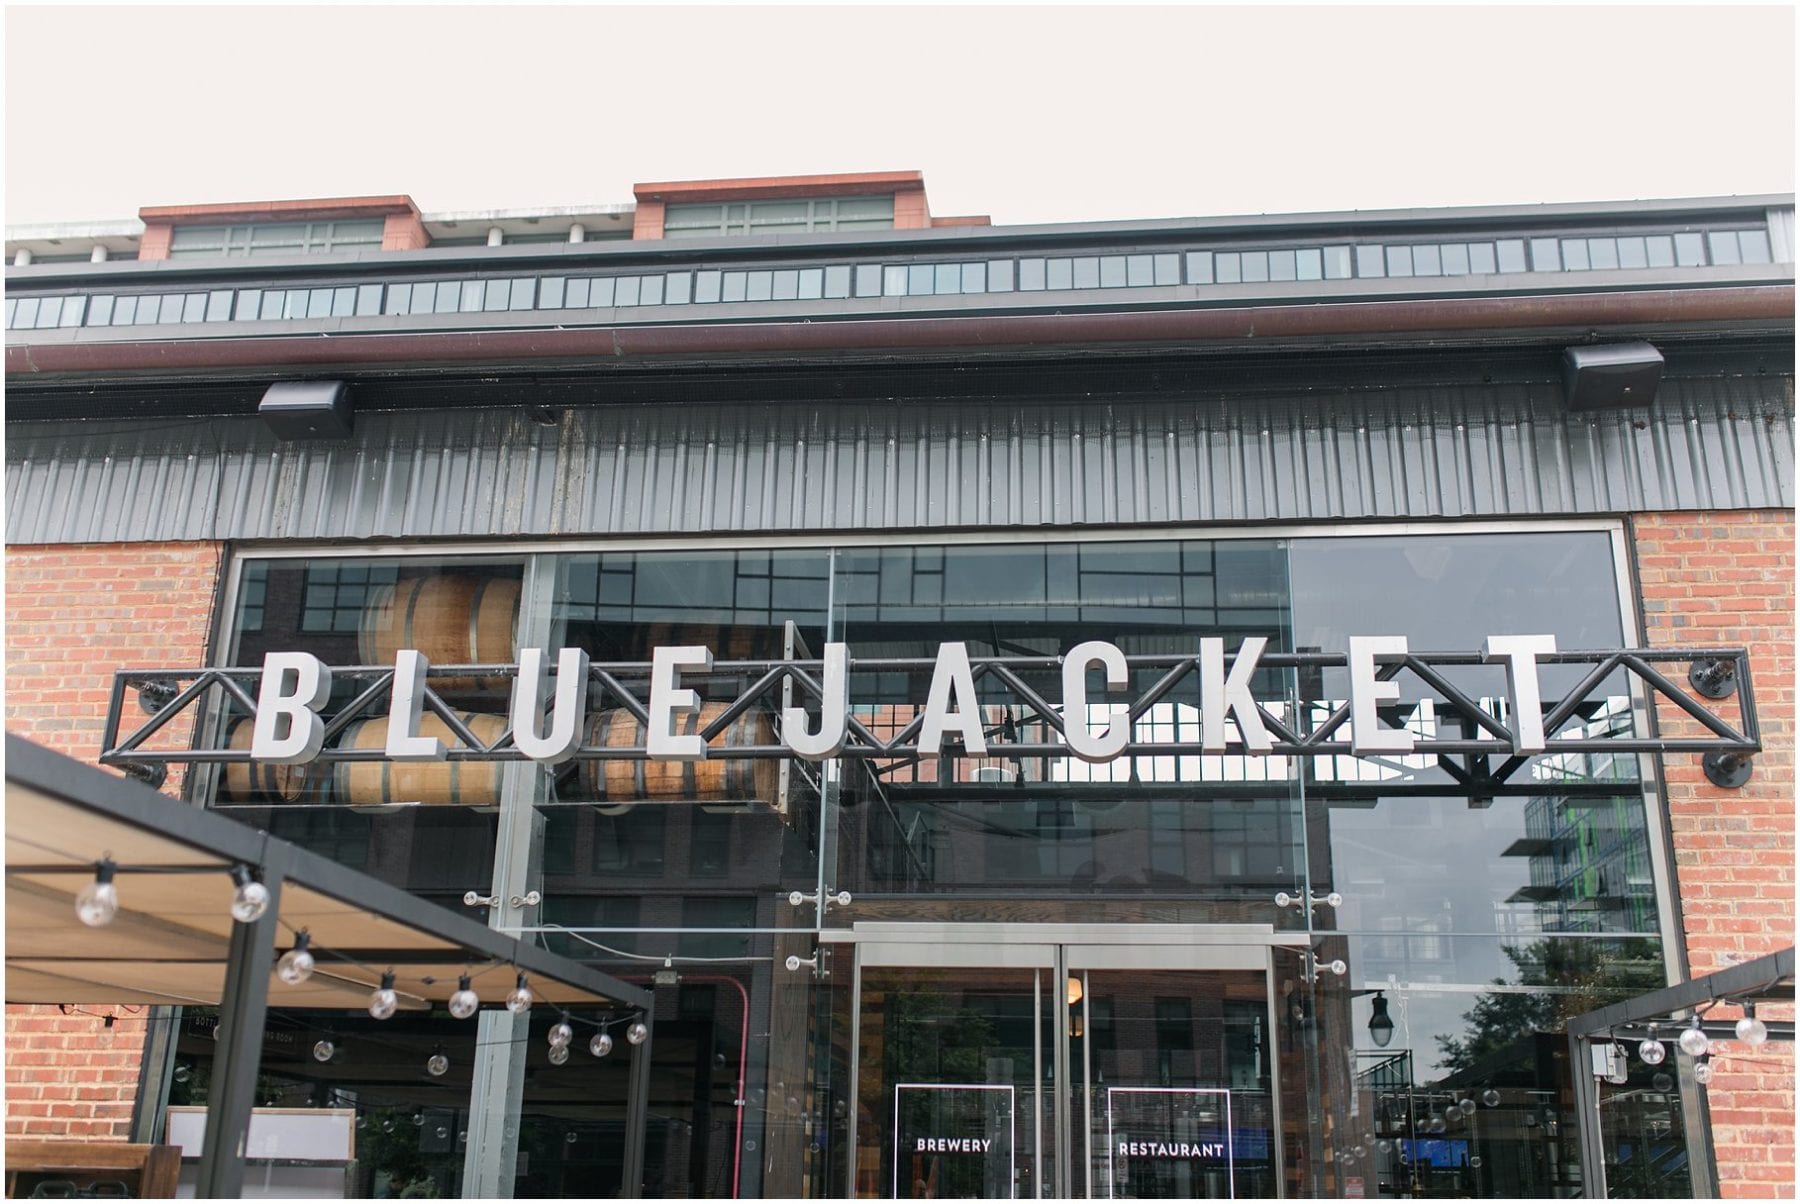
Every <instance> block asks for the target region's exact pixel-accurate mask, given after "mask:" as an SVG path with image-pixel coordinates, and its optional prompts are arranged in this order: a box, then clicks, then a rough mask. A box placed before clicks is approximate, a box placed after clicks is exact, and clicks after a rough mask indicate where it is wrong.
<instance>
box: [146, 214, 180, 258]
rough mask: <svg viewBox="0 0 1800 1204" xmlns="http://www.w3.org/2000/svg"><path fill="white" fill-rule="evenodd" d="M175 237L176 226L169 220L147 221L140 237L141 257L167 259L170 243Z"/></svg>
mask: <svg viewBox="0 0 1800 1204" xmlns="http://www.w3.org/2000/svg"><path fill="white" fill-rule="evenodd" d="M174 238H175V227H174V226H171V225H170V224H169V223H167V222H146V223H144V233H143V234H142V235H141V236H140V237H139V238H138V253H137V257H138V258H139V259H167V258H168V257H169V244H170V243H171V242H172V241H173V240H174Z"/></svg>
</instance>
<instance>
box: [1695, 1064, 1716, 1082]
mask: <svg viewBox="0 0 1800 1204" xmlns="http://www.w3.org/2000/svg"><path fill="white" fill-rule="evenodd" d="M1694 1081H1695V1082H1696V1083H1699V1084H1700V1085H1701V1086H1705V1085H1706V1084H1707V1083H1710V1082H1712V1081H1713V1064H1712V1059H1711V1058H1696V1059H1694Z"/></svg>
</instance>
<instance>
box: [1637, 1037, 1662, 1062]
mask: <svg viewBox="0 0 1800 1204" xmlns="http://www.w3.org/2000/svg"><path fill="white" fill-rule="evenodd" d="M1668 1056H1669V1051H1668V1048H1667V1047H1666V1046H1664V1045H1663V1043H1662V1042H1661V1041H1658V1040H1657V1039H1656V1038H1655V1037H1645V1038H1644V1039H1643V1040H1642V1041H1640V1042H1639V1043H1638V1057H1640V1058H1642V1059H1643V1062H1644V1065H1646V1066H1661V1065H1662V1062H1663V1059H1664V1058H1666V1057H1668Z"/></svg>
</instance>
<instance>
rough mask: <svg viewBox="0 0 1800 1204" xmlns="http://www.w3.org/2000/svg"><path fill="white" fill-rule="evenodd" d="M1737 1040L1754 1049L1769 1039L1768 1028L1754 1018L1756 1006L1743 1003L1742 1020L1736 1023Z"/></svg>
mask: <svg viewBox="0 0 1800 1204" xmlns="http://www.w3.org/2000/svg"><path fill="white" fill-rule="evenodd" d="M1737 1039H1738V1040H1740V1041H1742V1042H1743V1043H1744V1044H1745V1045H1748V1046H1749V1047H1750V1048H1752V1049H1755V1048H1756V1047H1757V1046H1758V1045H1761V1044H1762V1043H1763V1042H1764V1041H1767V1040H1768V1039H1769V1026H1768V1025H1766V1024H1764V1023H1763V1022H1762V1021H1761V1020H1758V1019H1757V1018H1756V1005H1755V1004H1754V1003H1751V1002H1749V1001H1748V1000H1746V1001H1745V1003H1744V1018H1743V1019H1742V1020H1739V1021H1738V1022H1737Z"/></svg>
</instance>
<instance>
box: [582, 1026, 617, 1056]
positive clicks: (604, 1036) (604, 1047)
mask: <svg viewBox="0 0 1800 1204" xmlns="http://www.w3.org/2000/svg"><path fill="white" fill-rule="evenodd" d="M612 1047H613V1039H612V1034H611V1033H609V1032H606V1031H605V1030H602V1031H600V1032H597V1033H595V1034H594V1039H593V1040H592V1041H589V1042H588V1052H589V1053H591V1054H593V1055H594V1056H595V1057H596V1058H604V1057H605V1056H606V1055H607V1054H609V1053H611V1052H612Z"/></svg>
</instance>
